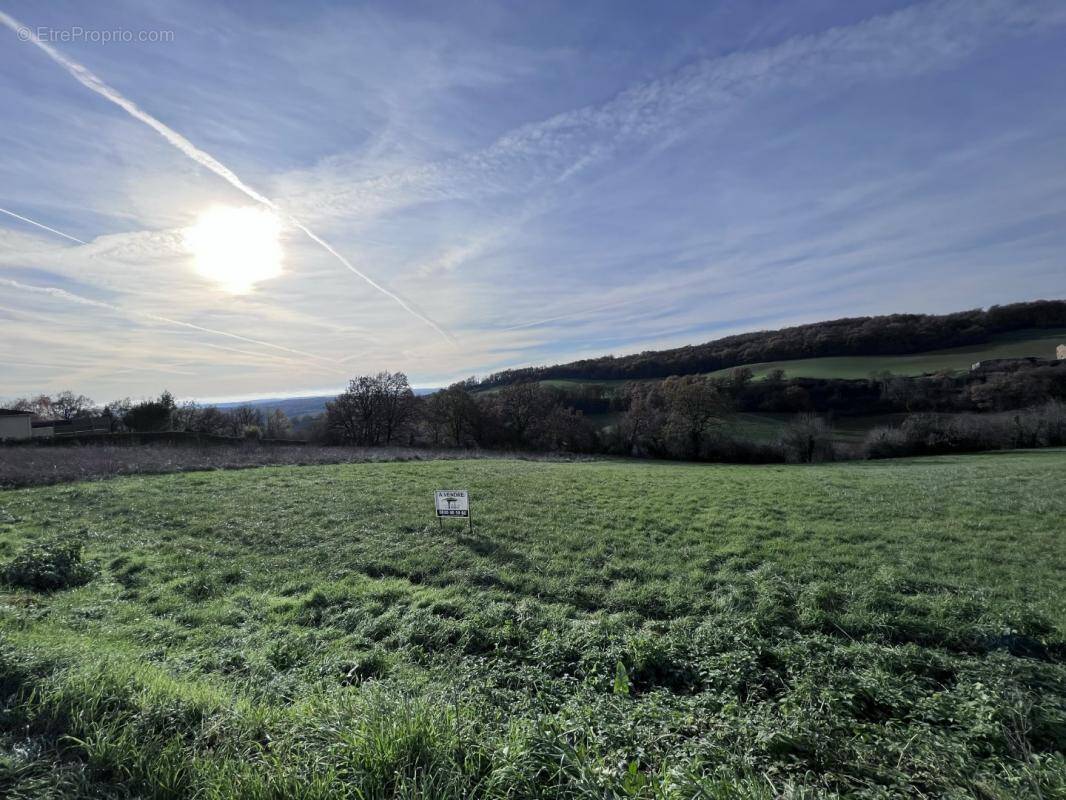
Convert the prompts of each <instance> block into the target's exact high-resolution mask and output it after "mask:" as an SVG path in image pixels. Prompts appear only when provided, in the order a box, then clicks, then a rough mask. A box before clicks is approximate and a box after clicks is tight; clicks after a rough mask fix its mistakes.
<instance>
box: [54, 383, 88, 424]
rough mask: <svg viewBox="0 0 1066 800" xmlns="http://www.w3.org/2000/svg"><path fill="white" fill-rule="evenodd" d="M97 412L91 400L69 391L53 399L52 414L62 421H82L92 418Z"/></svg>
mask: <svg viewBox="0 0 1066 800" xmlns="http://www.w3.org/2000/svg"><path fill="white" fill-rule="evenodd" d="M95 410H96V409H95V407H94V405H93V401H92V400H91V399H89V398H88V397H86V396H85V395H83V394H74V392H72V391H70V390H69V389H67V390H66V391H62V392H60V393H59V394H57V395H56V396H55V397H53V398H52V413H54V414H57V415H58V416H59V418H60V419H66V420H71V419H80V418H82V417H87V416H90V415H91V414H92V413H93V411H95Z"/></svg>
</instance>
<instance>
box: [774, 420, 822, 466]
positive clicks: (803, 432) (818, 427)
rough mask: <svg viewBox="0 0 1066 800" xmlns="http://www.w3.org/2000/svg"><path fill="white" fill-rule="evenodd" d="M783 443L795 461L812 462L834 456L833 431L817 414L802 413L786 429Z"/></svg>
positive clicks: (782, 438)
mask: <svg viewBox="0 0 1066 800" xmlns="http://www.w3.org/2000/svg"><path fill="white" fill-rule="evenodd" d="M781 444H782V446H783V447H784V448H785V449H786V451H787V452H788V454H789V457H790V458H791V460H793V461H800V462H802V463H805V464H811V463H813V462H815V461H830V460H832V458H833V433H832V431H831V430H830V429H829V426H828V425H826V424H825V420H823V419H822V418H821V417H819V416H818V415H817V414H800V415H798V416H797V417H796V418H795V419H794V420H793V421H792V422H791V423H790V424H789V426H788V427H787V428H786V429H785V432H784V434H783V435H782V436H781Z"/></svg>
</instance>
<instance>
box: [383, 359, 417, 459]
mask: <svg viewBox="0 0 1066 800" xmlns="http://www.w3.org/2000/svg"><path fill="white" fill-rule="evenodd" d="M374 380H375V384H376V387H375V388H376V390H377V403H378V408H379V410H380V416H381V425H380V426H379V430H380V433H381V435H383V437H384V439H385V444H392V441H393V439H394V438H397V437H399V436H400V435H401V434H402V433H403V432H404V431H405V430H406V429H407V427H408V424H409V423H410V421H411V417H412V414H413V413H414V399H415V393H414V392H413V391H412V390H411V384H409V383H408V382H407V376H406V375H405V374H404V373H402V372H396V373H392V372H379V373H378V374H377V376H376V378H375V379H374Z"/></svg>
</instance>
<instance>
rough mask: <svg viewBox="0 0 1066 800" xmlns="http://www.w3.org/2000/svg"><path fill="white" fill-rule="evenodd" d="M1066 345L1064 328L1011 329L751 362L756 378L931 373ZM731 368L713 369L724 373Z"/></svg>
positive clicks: (1045, 353) (1048, 354)
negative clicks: (884, 352) (984, 338)
mask: <svg viewBox="0 0 1066 800" xmlns="http://www.w3.org/2000/svg"><path fill="white" fill-rule="evenodd" d="M1060 344H1066V330H1061V329H1060V330H1054V329H1052V330H1048V329H1043V330H1030V331H1014V332H1012V333H1005V334H1002V335H1000V336H996V337H994V338H993V339H992V340H991V341H990V342H987V343H986V344H979V345H973V346H970V347H953V348H950V349H947V350H930V351H929V352H926V353H914V354H912V355H903V356H856V357H839V358H802V359H795V360H792V361H766V362H762V363H759V364H750V365H749V366H750V367H751V369H752V371H753V372H754V373H755V377H756V378H762V377H765V376H766V374H767V373H768V372H770V371H771V370H774V369H782V370H784V371H785V377H788V378H868V377H870V374H871V373H873V372H891V373H892V374H893V375H924V374H926V373H931V372H958V371H962V370H967V369H969V368H970V366H971V365H972V364H973V363H974V362H975V361H982V360H984V359H989V358H1022V357H1026V356H1036V357H1038V358H1054V357H1055V347H1056V346H1057V345H1060ZM731 371H732V370H730V369H724V370H719V371H718V372H712V373H711V374H712V375H727V374H729V372H731Z"/></svg>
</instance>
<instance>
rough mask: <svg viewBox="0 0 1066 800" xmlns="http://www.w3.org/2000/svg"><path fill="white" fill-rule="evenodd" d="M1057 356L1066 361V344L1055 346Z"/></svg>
mask: <svg viewBox="0 0 1066 800" xmlns="http://www.w3.org/2000/svg"><path fill="white" fill-rule="evenodd" d="M1055 358H1057V359H1059V360H1060V361H1066V344H1060V345H1059V346H1058V347H1056V348H1055Z"/></svg>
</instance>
